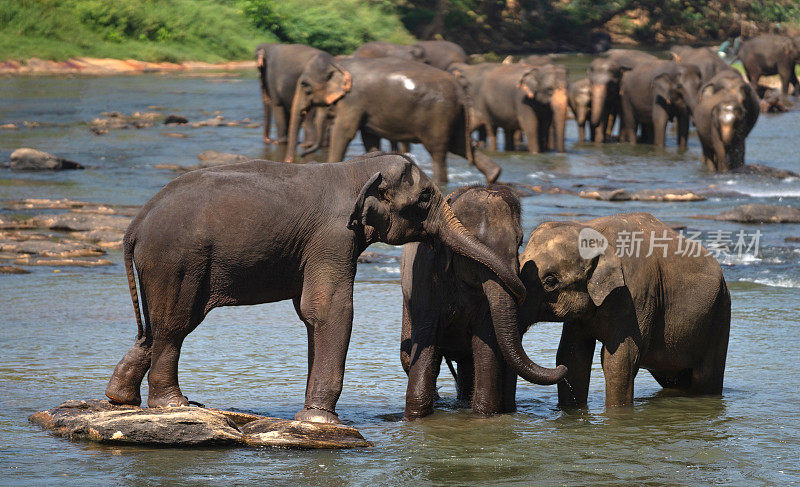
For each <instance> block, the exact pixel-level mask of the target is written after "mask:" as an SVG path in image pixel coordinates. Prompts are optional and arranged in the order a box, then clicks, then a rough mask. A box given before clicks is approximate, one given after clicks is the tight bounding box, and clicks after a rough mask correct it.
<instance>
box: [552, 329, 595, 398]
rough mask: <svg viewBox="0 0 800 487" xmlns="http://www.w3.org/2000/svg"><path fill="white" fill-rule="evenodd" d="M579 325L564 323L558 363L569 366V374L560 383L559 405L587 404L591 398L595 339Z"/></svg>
mask: <svg viewBox="0 0 800 487" xmlns="http://www.w3.org/2000/svg"><path fill="white" fill-rule="evenodd" d="M578 326H579V325H576V324H571V323H564V327H563V329H562V332H561V341H560V342H559V344H558V352H557V353H556V364H558V365H565V366H566V367H567V375H566V376H564V380H562V381H561V382H559V383H558V405H559V406H560V407H562V408H573V407H583V406H586V403H587V401H588V398H589V379H590V377H591V373H592V360H593V359H594V347H595V339H594V338H593V337H590V336H586V335H585V334H584V333H582V332H581V330H578V329H577V327H578Z"/></svg>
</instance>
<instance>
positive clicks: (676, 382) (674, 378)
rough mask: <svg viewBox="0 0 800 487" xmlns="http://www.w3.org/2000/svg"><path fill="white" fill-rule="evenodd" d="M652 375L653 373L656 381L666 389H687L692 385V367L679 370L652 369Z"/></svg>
mask: <svg viewBox="0 0 800 487" xmlns="http://www.w3.org/2000/svg"><path fill="white" fill-rule="evenodd" d="M650 375H652V376H653V378H654V379H655V380H656V382H658V384H659V385H660V386H661V387H663V388H664V389H682V390H687V389H689V388H690V387H691V385H692V369H686V370H679V371H677V372H676V371H668V372H664V371H656V370H651V371H650Z"/></svg>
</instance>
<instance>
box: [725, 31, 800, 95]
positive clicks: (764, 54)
mask: <svg viewBox="0 0 800 487" xmlns="http://www.w3.org/2000/svg"><path fill="white" fill-rule="evenodd" d="M737 58H738V59H739V60H741V61H742V66H744V71H745V73H747V79H748V80H750V84H751V85H752V87H753V89H754V90H758V80H759V79H761V76H763V75H767V76H769V75H774V74H777V75H779V76H780V78H781V94H782V95H783V96H786V95H788V94H789V86H790V85H791V86H794V90H795V94H800V82H798V80H797V74H796V73H795V65H796V64H798V63H800V36H798V37H789V36H783V35H776V34H764V35H760V36H758V37H755V38H753V39H748V40H746V41H744V42H743V43H742V47H741V48H740V49H739V53H738V54H737Z"/></svg>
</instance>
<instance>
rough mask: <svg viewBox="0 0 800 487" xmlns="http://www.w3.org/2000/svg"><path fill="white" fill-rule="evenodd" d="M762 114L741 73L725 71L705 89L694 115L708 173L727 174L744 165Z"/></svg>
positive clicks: (704, 87)
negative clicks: (749, 138) (747, 141)
mask: <svg viewBox="0 0 800 487" xmlns="http://www.w3.org/2000/svg"><path fill="white" fill-rule="evenodd" d="M759 112H760V102H759V98H758V94H757V93H756V92H755V90H754V89H753V87H752V86H751V85H750V84H748V83H747V82H746V81H745V80H744V79H743V78H742V76H741V75H740V74H739V72H738V71H735V70H733V69H729V70H726V71H722V72H720V73H718V74H717V75H716V76H714V77H713V78H711V80H710V81H709V82H708V83H706V84H705V85H703V87H702V88H701V89H700V93H699V95H698V101H697V104H696V106H695V107H694V109H693V110H692V115H693V119H694V124H695V127H696V128H697V137H698V138H699V139H700V144H701V145H702V147H703V164H704V165H705V166H706V167H707V168H708V169H709V170H711V171H715V172H716V171H718V172H726V171H729V170H731V169H736V168H739V167H742V166H743V165H744V163H745V160H744V153H745V144H744V142H745V138H747V135H748V134H749V133H750V131H751V130H752V129H753V126H754V125H755V124H756V121H757V120H758V115H759Z"/></svg>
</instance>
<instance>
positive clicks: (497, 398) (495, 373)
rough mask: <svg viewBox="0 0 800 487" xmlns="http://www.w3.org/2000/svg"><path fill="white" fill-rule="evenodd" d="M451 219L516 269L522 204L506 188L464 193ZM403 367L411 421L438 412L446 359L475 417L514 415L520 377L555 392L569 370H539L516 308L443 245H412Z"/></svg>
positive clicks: (489, 279)
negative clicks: (441, 370)
mask: <svg viewBox="0 0 800 487" xmlns="http://www.w3.org/2000/svg"><path fill="white" fill-rule="evenodd" d="M447 202H448V203H449V204H450V206H451V208H452V209H453V213H454V214H455V215H456V217H457V218H458V219H459V220H460V221H461V222H462V223H463V224H464V226H465V227H466V228H467V230H469V231H470V232H472V233H473V234H474V235H475V238H477V239H478V240H479V241H480V242H482V243H483V244H484V245H486V247H487V248H489V249H491V250H492V251H493V252H495V254H497V255H498V256H500V258H501V259H502V260H503V261H504V262H505V263H506V265H507V266H509V267H511V268H518V266H519V259H518V255H517V252H518V249H519V245H520V244H521V243H522V228H521V225H520V203H519V198H518V197H517V196H516V195H515V194H514V193H513V191H512V190H511V189H510V188H509V187H508V186H504V185H490V186H488V187H484V186H465V187H462V188H459V189H458V190H456V191H455V192H454V193H452V194H451V195H450V196H448V198H447ZM401 275H402V277H401V285H402V289H403V331H402V338H401V362H402V364H403V369H404V370H405V371H406V373H407V374H408V388H407V391H406V408H405V418H406V419H414V418H419V417H422V416H427V415H429V414H431V413H432V412H433V403H434V399H435V398H436V396H437V394H436V379H437V377H438V375H439V368H440V366H441V362H442V358H445V359H447V360H448V362H451V361H452V362H455V363H456V364H457V369H458V371H457V373H456V374H457V377H456V382H457V387H458V397H459V399H461V400H463V401H470V402H471V405H472V411H473V412H474V413H476V414H481V415H490V414H496V413H507V412H512V411H514V410H516V402H515V391H516V384H517V374H519V375H521V376H522V377H523V378H524V379H526V380H528V381H530V382H533V383H536V384H555V383H556V382H558V380H559V379H561V377H563V376H564V374H565V373H566V370H565V368H564V367H561V368H560V369H557V370H554V369H545V368H542V367H539V366H538V365H536V364H535V363H533V362H532V361H531V360H530V359H529V358H528V356H527V354H526V353H525V350H524V349H523V348H522V347H521V346H520V332H519V328H518V315H517V303H516V302H515V300H514V297H513V296H511V295H510V294H509V293H508V291H507V290H506V289H505V288H504V287H503V286H502V285H500V283H498V282H497V279H496V277H495V276H493V275H492V274H491V273H490V272H487V271H486V270H485V269H484V268H483V266H482V265H481V264H477V263H476V262H474V261H471V260H470V259H466V258H462V257H461V256H459V255H456V254H454V253H453V252H452V251H451V250H450V249H448V248H447V247H446V246H444V245H441V244H439V243H434V244H433V245H427V244H423V243H409V244H406V245H405V246H404V247H403V258H402V261H401Z"/></svg>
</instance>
